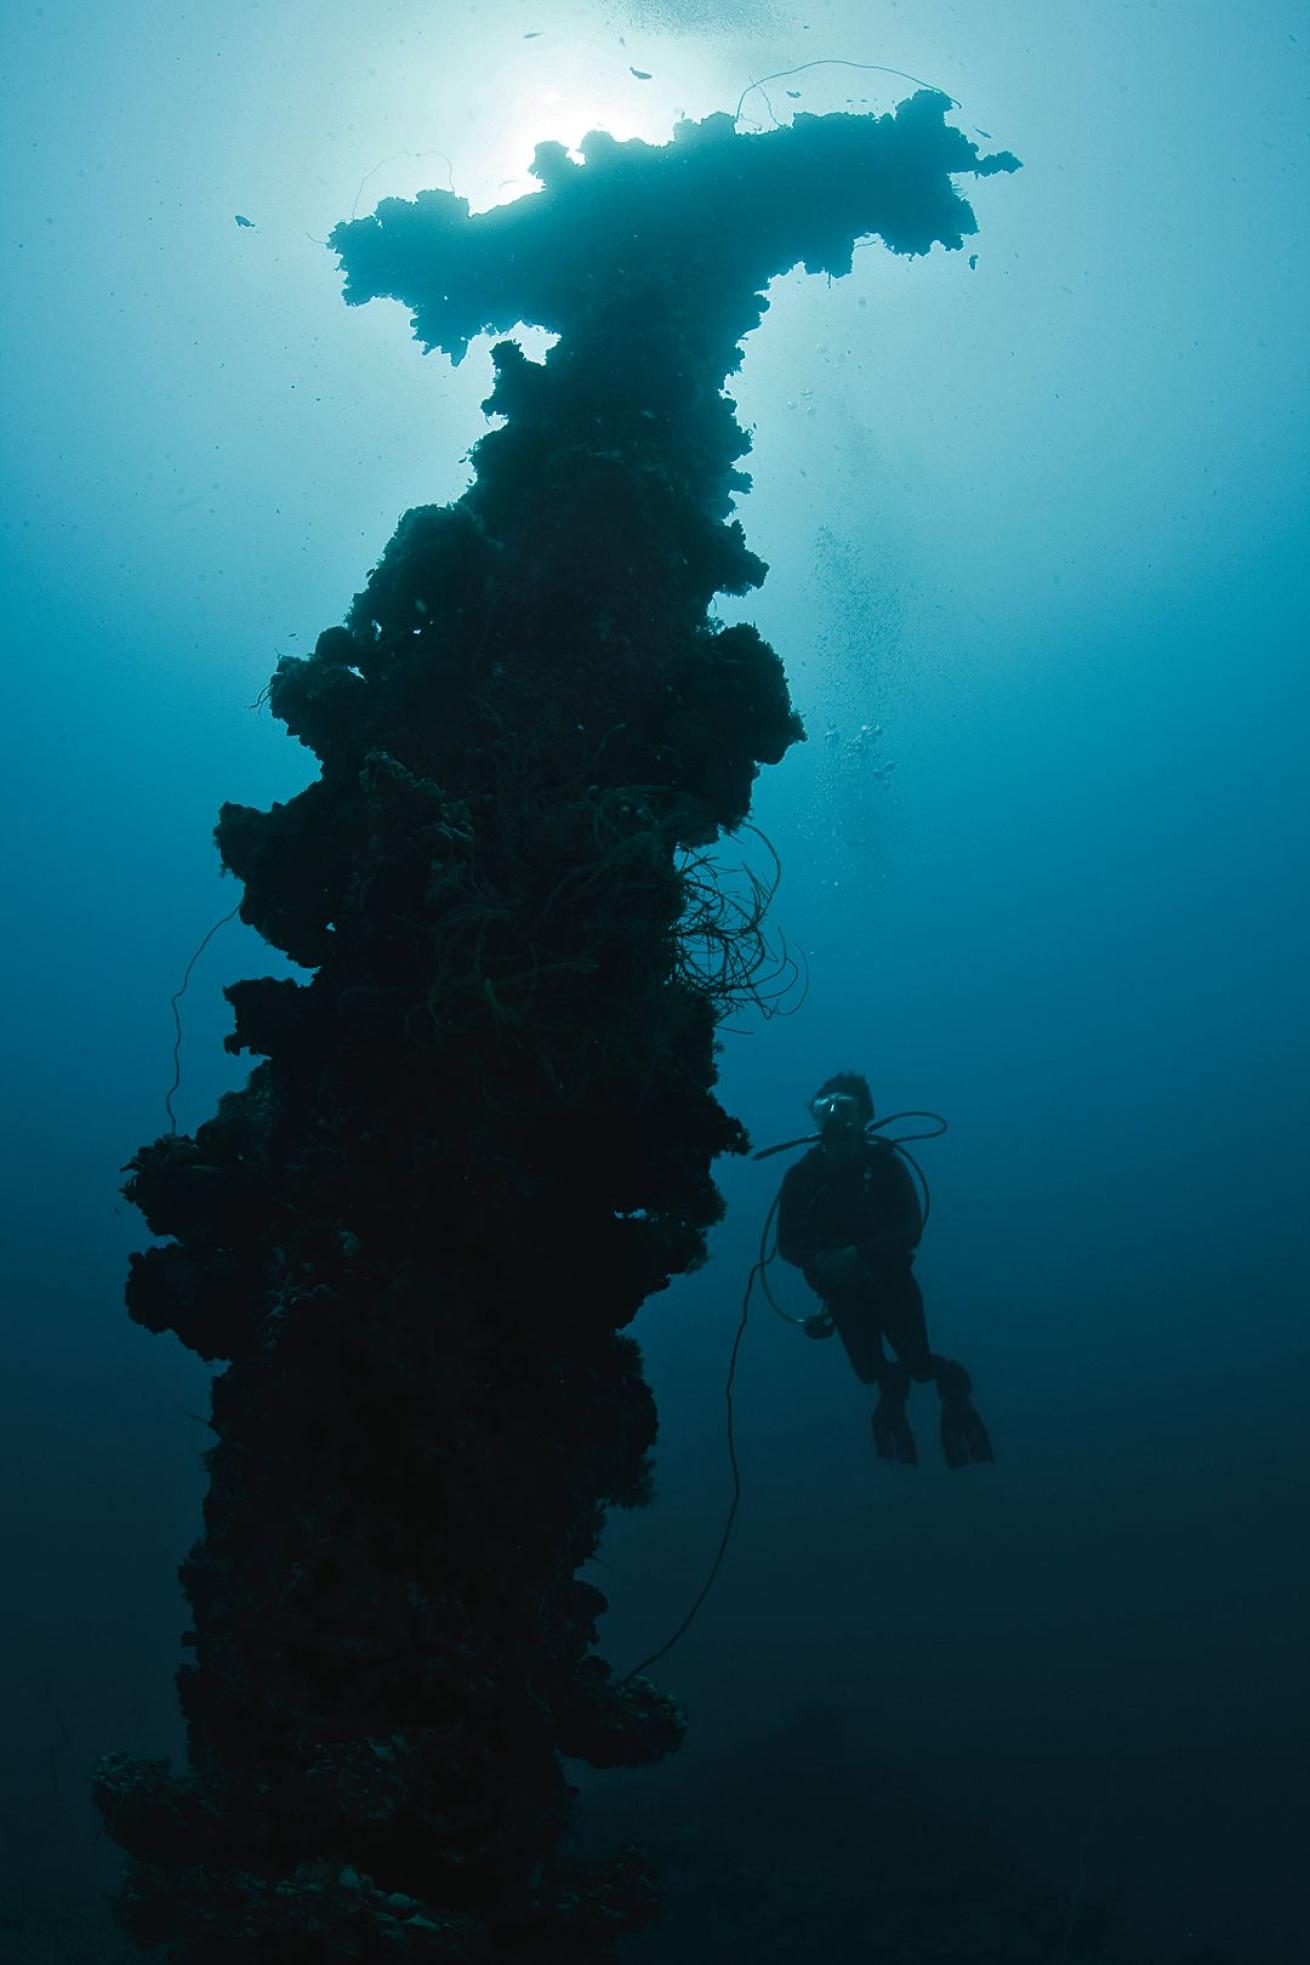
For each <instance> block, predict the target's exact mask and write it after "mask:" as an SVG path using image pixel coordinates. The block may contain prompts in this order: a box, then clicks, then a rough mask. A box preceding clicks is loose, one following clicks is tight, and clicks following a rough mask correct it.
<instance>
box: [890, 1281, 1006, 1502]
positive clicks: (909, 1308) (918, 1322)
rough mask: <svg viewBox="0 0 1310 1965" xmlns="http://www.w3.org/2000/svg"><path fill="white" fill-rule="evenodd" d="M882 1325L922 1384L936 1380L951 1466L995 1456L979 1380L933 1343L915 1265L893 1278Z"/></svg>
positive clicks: (966, 1464) (943, 1430)
mask: <svg viewBox="0 0 1310 1965" xmlns="http://www.w3.org/2000/svg"><path fill="white" fill-rule="evenodd" d="M882 1328H883V1331H884V1333H885V1335H886V1337H887V1339H888V1341H889V1342H890V1344H891V1347H892V1349H893V1350H894V1351H895V1353H896V1355H897V1357H898V1358H899V1359H900V1361H901V1363H902V1364H903V1365H904V1367H905V1369H906V1371H907V1372H908V1373H909V1375H910V1377H911V1378H913V1379H915V1380H916V1381H917V1382H918V1383H919V1384H921V1385H922V1384H926V1383H927V1382H928V1381H929V1380H933V1379H935V1380H936V1383H937V1390H938V1393H939V1394H940V1397H941V1402H942V1414H941V1441H942V1452H943V1453H944V1454H945V1456H946V1464H947V1466H948V1467H968V1466H969V1465H970V1464H971V1463H972V1462H974V1461H979V1460H994V1459H995V1458H996V1455H995V1453H994V1451H993V1449H992V1442H991V1438H990V1436H989V1434H988V1431H987V1428H986V1426H984V1424H983V1422H982V1419H981V1417H980V1416H979V1414H978V1412H977V1410H976V1408H975V1406H974V1403H973V1398H972V1393H973V1380H972V1379H971V1378H970V1376H969V1374H968V1372H967V1371H966V1370H965V1368H964V1366H963V1365H961V1364H957V1363H956V1362H955V1360H954V1359H953V1358H943V1357H942V1356H940V1354H939V1353H938V1352H936V1351H932V1350H930V1349H929V1348H928V1324H927V1319H926V1318H925V1316H924V1310H923V1292H922V1291H921V1290H920V1288H919V1285H918V1283H917V1282H916V1280H915V1278H914V1276H913V1274H912V1273H911V1272H910V1270H909V1269H906V1270H905V1271H904V1272H903V1273H902V1274H899V1275H897V1276H895V1277H890V1278H888V1282H887V1287H886V1291H885V1294H884V1297H883V1302H882Z"/></svg>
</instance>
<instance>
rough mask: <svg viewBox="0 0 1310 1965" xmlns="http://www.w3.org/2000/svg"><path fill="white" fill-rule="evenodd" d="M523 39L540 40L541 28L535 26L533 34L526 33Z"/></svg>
mask: <svg viewBox="0 0 1310 1965" xmlns="http://www.w3.org/2000/svg"><path fill="white" fill-rule="evenodd" d="M523 39H524V40H525V41H540V39H541V29H540V28H539V27H534V28H533V30H532V32H531V34H525V35H524V36H523Z"/></svg>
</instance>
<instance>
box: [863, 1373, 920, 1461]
mask: <svg viewBox="0 0 1310 1965" xmlns="http://www.w3.org/2000/svg"><path fill="white" fill-rule="evenodd" d="M873 1446H874V1451H875V1453H876V1454H877V1455H878V1458H879V1459H880V1460H898V1461H899V1462H900V1464H901V1465H902V1466H903V1467H917V1466H918V1464H919V1449H918V1447H917V1446H916V1445H915V1444H914V1434H913V1433H912V1431H911V1430H910V1421H909V1418H908V1416H907V1414H906V1411H905V1397H904V1394H902V1395H901V1396H900V1397H897V1396H896V1393H895V1391H894V1390H891V1389H889V1388H888V1387H887V1386H884V1387H883V1390H882V1393H881V1395H880V1396H879V1399H878V1403H877V1405H876V1406H875V1407H874V1408H873Z"/></svg>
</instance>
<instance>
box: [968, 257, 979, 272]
mask: <svg viewBox="0 0 1310 1965" xmlns="http://www.w3.org/2000/svg"><path fill="white" fill-rule="evenodd" d="M977 264H978V255H977V253H976V252H971V253H970V254H969V271H970V272H971V273H972V271H973V269H974V267H975V266H976V265H977Z"/></svg>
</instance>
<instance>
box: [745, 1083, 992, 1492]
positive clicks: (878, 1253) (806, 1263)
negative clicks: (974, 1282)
mask: <svg viewBox="0 0 1310 1965" xmlns="http://www.w3.org/2000/svg"><path fill="white" fill-rule="evenodd" d="M809 1111H810V1113H811V1115H812V1117H813V1119H814V1122H815V1125H816V1126H817V1128H818V1137H817V1141H816V1143H815V1144H814V1145H813V1146H812V1147H811V1148H810V1151H809V1152H808V1153H807V1154H806V1155H805V1157H804V1159H802V1160H798V1161H797V1163H796V1165H795V1166H793V1167H790V1168H789V1169H788V1171H787V1175H786V1177H785V1179H784V1180H783V1183H782V1190H781V1193H780V1195H779V1197H778V1254H779V1255H780V1256H782V1258H783V1260H784V1261H786V1262H790V1263H794V1264H795V1266H796V1267H797V1268H798V1269H800V1270H802V1271H803V1273H804V1275H805V1280H806V1281H807V1282H808V1283H809V1285H810V1287H811V1289H813V1290H814V1291H816V1293H817V1294H818V1295H819V1296H820V1297H821V1298H822V1299H823V1306H824V1307H823V1309H822V1311H820V1312H818V1313H817V1314H815V1315H814V1316H812V1317H809V1318H807V1319H806V1321H805V1330H806V1331H807V1333H808V1334H809V1335H810V1336H811V1337H816V1338H823V1337H831V1336H832V1334H833V1331H834V1330H835V1331H836V1332H837V1335H838V1336H839V1337H840V1338H841V1341H842V1343H843V1344H844V1345H845V1347H846V1355H847V1357H848V1358H849V1359H850V1361H851V1364H852V1366H853V1368H854V1371H855V1375H856V1377H857V1378H858V1379H859V1380H860V1382H861V1384H864V1385H876V1386H877V1387H878V1395H879V1396H878V1404H877V1406H876V1407H875V1408H874V1413H873V1443H874V1446H875V1448H876V1449H877V1452H878V1454H879V1456H880V1458H881V1459H883V1460H898V1461H901V1462H902V1463H904V1464H905V1465H907V1466H917V1465H918V1459H919V1454H918V1448H917V1447H916V1445H915V1441H914V1434H913V1432H912V1431H911V1430H910V1422H909V1418H908V1416H907V1414H906V1410H905V1407H906V1400H907V1398H908V1397H909V1391H910V1381H911V1380H914V1381H915V1382H916V1383H918V1384H927V1383H929V1382H932V1383H935V1384H936V1386H937V1390H938V1393H939V1394H940V1397H941V1441H942V1451H943V1453H944V1454H945V1456H946V1463H947V1465H948V1466H950V1467H967V1466H968V1465H969V1464H970V1463H971V1462H972V1461H980V1460H992V1459H994V1458H995V1455H994V1454H993V1451H992V1443H991V1440H990V1438H989V1437H988V1433H987V1428H986V1427H985V1426H984V1425H983V1422H982V1420H981V1419H980V1418H979V1416H978V1413H977V1412H976V1411H975V1409H974V1405H973V1400H972V1396H971V1395H972V1392H973V1380H972V1379H971V1378H970V1376H969V1374H968V1372H967V1371H966V1370H965V1368H964V1366H963V1365H961V1364H957V1363H955V1361H954V1360H953V1359H951V1358H943V1357H941V1356H939V1355H938V1353H937V1352H935V1351H932V1350H930V1349H929V1347H928V1328H927V1323H926V1320H925V1317H924V1309H923V1296H922V1294H921V1292H920V1289H919V1285H918V1283H917V1282H916V1281H915V1277H914V1273H913V1269H914V1255H915V1250H916V1249H917V1248H918V1245H919V1238H920V1236H921V1235H922V1233H923V1227H924V1213H923V1209H922V1208H921V1207H920V1204H919V1196H918V1192H917V1190H916V1188H915V1185H914V1181H913V1179H912V1178H911V1176H910V1172H909V1169H908V1168H907V1166H906V1164H905V1161H904V1159H903V1158H902V1157H901V1155H900V1154H899V1153H898V1152H897V1150H896V1147H895V1145H894V1143H893V1142H892V1141H890V1140H886V1139H880V1138H879V1137H878V1136H877V1133H876V1132H873V1131H870V1128H871V1127H872V1126H873V1119H874V1106H873V1095H872V1093H871V1092H870V1090H869V1085H868V1081H867V1080H866V1079H865V1078H863V1077H861V1075H860V1074H859V1073H858V1072H855V1071H839V1072H837V1073H836V1074H835V1075H834V1076H833V1077H831V1078H829V1079H827V1080H826V1082H825V1083H824V1084H822V1085H821V1086H820V1087H819V1089H818V1091H817V1092H816V1093H815V1094H814V1096H813V1098H812V1099H811V1100H810V1102H809ZM884 1339H885V1340H886V1342H887V1343H888V1344H890V1346H891V1348H892V1351H893V1352H894V1354H895V1357H894V1359H889V1358H888V1357H887V1354H886V1352H885V1350H884V1348H883V1341H884Z"/></svg>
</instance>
